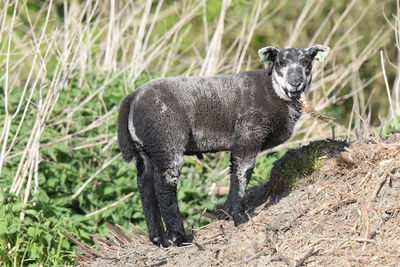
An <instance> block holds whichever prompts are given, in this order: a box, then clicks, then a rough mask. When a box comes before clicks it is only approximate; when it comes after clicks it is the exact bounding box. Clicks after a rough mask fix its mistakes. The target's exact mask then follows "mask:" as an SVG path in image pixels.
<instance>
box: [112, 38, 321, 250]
mask: <svg viewBox="0 0 400 267" xmlns="http://www.w3.org/2000/svg"><path fill="white" fill-rule="evenodd" d="M328 52H329V48H328V47H326V46H322V45H314V46H311V47H307V48H289V49H279V48H276V47H271V46H267V47H264V48H261V49H260V50H259V51H258V53H259V56H260V58H261V60H262V61H271V62H272V65H271V67H270V68H269V69H260V70H253V71H246V72H241V73H237V74H230V75H221V76H215V77H172V78H160V79H156V80H152V81H150V82H148V83H146V84H144V85H143V86H141V87H140V88H138V89H137V90H136V91H135V92H133V93H132V94H130V95H128V96H127V97H126V98H125V99H124V100H123V101H122V103H121V106H120V112H119V117H118V140H119V145H120V148H121V151H122V156H123V158H124V159H125V160H126V161H131V160H132V159H134V158H135V159H136V167H137V171H138V178H137V183H138V188H139V191H140V196H141V201H142V204H143V209H144V215H145V219H146V223H147V227H148V232H149V238H150V240H151V241H152V242H153V243H155V244H157V245H162V246H165V247H166V246H168V245H169V244H170V242H169V241H172V242H173V243H174V244H176V245H180V244H182V243H183V242H187V241H189V239H188V236H187V235H186V233H185V229H184V226H183V221H182V218H181V215H180V212H179V207H178V203H177V197H176V190H177V180H178V177H179V173H180V169H181V167H182V165H183V156H184V155H199V156H201V153H207V152H217V151H230V152H231V178H230V190H229V195H228V198H227V201H226V204H225V206H224V208H225V211H226V212H227V213H228V214H229V215H230V216H232V218H233V220H234V222H235V225H240V224H243V223H245V222H246V221H247V220H248V218H247V215H246V214H245V211H246V207H245V199H244V198H245V191H246V186H247V184H248V182H249V178H250V176H251V173H252V171H253V168H254V163H255V160H256V156H257V153H259V152H260V151H263V150H265V149H268V148H272V147H274V146H277V145H279V144H282V143H283V142H285V141H286V140H287V139H289V138H290V136H291V135H292V132H293V128H294V125H295V123H296V121H297V120H298V119H299V117H300V115H301V105H300V103H299V102H298V101H297V100H298V98H299V97H300V94H301V93H302V92H307V91H308V89H309V86H310V83H311V68H312V61H313V59H320V58H321V55H322V57H323V56H326V55H327V54H328ZM161 218H162V219H161ZM163 222H164V223H163ZM164 224H165V227H166V231H165V229H164Z"/></svg>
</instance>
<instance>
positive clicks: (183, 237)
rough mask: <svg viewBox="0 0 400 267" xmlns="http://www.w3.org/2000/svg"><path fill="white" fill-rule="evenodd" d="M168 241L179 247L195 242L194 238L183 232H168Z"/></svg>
mask: <svg viewBox="0 0 400 267" xmlns="http://www.w3.org/2000/svg"><path fill="white" fill-rule="evenodd" d="M167 236H168V239H169V240H171V242H172V243H173V244H174V245H175V246H178V247H181V246H185V245H186V244H185V243H190V242H192V241H193V236H192V235H188V234H186V233H181V232H168V233H167Z"/></svg>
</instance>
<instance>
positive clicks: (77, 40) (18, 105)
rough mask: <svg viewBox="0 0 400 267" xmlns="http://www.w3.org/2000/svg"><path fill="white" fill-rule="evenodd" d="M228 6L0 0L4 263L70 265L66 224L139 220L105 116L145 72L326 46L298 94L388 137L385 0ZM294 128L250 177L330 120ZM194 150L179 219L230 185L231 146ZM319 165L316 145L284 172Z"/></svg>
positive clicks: (185, 71) (91, 230)
mask: <svg viewBox="0 0 400 267" xmlns="http://www.w3.org/2000/svg"><path fill="white" fill-rule="evenodd" d="M229 2H230V1H226V0H224V1H196V0H193V1H153V2H152V1H111V0H110V1H79V0H74V1H58V0H54V1H39V0H33V1H18V2H16V3H14V2H13V1H3V2H2V3H0V7H1V9H0V12H1V15H0V16H1V19H0V24H1V27H0V29H1V31H0V95H1V96H0V98H1V99H0V100H1V101H0V136H1V138H0V140H1V142H0V205H1V206H0V265H1V266H3V265H4V266H40V265H42V266H48V265H62V264H67V263H72V262H73V260H72V259H71V258H70V257H68V255H69V254H71V253H75V251H74V249H73V247H72V245H71V244H70V242H69V241H68V240H66V239H65V237H63V235H62V232H64V231H65V232H68V233H70V234H72V235H73V236H75V237H76V238H77V239H79V240H82V241H85V242H91V241H90V238H89V234H97V233H105V232H106V229H105V227H104V223H105V222H106V221H107V222H110V223H112V224H116V223H117V224H120V225H122V226H124V227H128V228H129V227H130V226H129V223H134V224H136V225H138V226H140V227H142V228H145V225H144V220H143V214H142V208H141V204H140V200H139V195H138V193H137V186H136V179H135V177H136V170H135V168H134V167H133V164H132V163H130V164H128V163H125V162H124V161H123V160H122V158H121V157H120V155H119V148H118V145H117V140H116V118H117V110H118V105H119V103H120V101H121V100H122V99H123V98H124V96H125V95H127V94H128V93H130V92H132V91H133V90H135V88H137V87H139V86H140V85H141V84H143V83H145V82H146V81H148V80H151V79H154V78H158V77H163V76H176V75H215V74H222V73H232V72H236V71H244V70H248V69H255V68H260V67H263V66H262V65H261V64H260V63H259V59H258V56H257V50H258V48H260V47H262V46H265V45H275V46H279V47H283V46H307V45H308V44H309V43H310V42H312V43H325V44H328V45H329V46H330V47H331V48H332V53H331V55H330V56H329V57H328V58H327V63H326V64H322V63H315V66H316V71H315V75H314V81H315V83H314V89H313V92H311V94H310V96H309V97H308V103H309V104H310V105H313V106H315V107H316V108H317V109H324V110H325V111H326V112H325V113H327V114H328V115H333V116H335V117H337V124H336V135H337V136H341V137H346V136H347V135H349V136H350V137H354V136H355V132H357V133H360V132H361V133H366V131H364V130H365V128H366V127H365V126H366V124H367V127H370V126H380V118H381V117H382V118H386V120H387V121H389V124H388V126H386V127H385V128H384V131H385V132H384V133H385V134H387V133H389V132H390V130H391V129H393V128H397V129H399V120H398V118H399V117H395V115H396V114H397V115H399V114H398V112H399V110H400V103H399V102H400V101H399V95H400V92H397V93H396V88H397V87H395V86H394V85H393V86H392V84H395V81H397V79H396V77H398V73H399V72H398V67H397V66H399V62H391V61H389V59H393V58H397V53H398V47H394V46H393V44H394V43H395V37H396V36H399V31H398V28H396V27H397V26H393V25H400V24H399V23H398V24H395V22H398V20H399V18H398V16H399V14H398V13H392V12H393V10H396V4H395V3H391V2H387V3H384V4H382V3H381V2H379V1H373V0H363V1H351V2H350V3H349V2H348V1H315V0H302V1H296V2H294V1H283V2H282V1H277V0H276V1H275V0H274V1H271V2H268V1H231V3H230V5H229ZM224 10H226V13H225V12H224ZM385 16H386V17H387V20H386V19H385ZM391 25H392V26H393V27H392V26H391ZM379 50H382V51H383V54H382V58H381V57H380V55H379V53H378V51H379ZM381 60H382V61H383V63H384V66H385V67H386V72H385V74H386V77H387V79H388V87H386V84H385V82H384V79H383V75H382V67H381ZM386 88H387V89H386ZM387 90H388V91H387ZM397 90H398V89H397ZM389 98H391V99H392V101H391V102H390V103H391V104H389V101H388V99H389ZM390 110H393V111H394V112H390ZM396 112H397V113H396ZM387 114H390V115H387ZM396 118H397V119H396ZM298 126H299V127H298V128H297V131H296V133H295V135H294V136H293V138H292V139H291V140H290V142H287V143H285V144H284V145H283V146H282V147H280V148H276V149H274V151H271V153H269V154H263V155H261V156H260V157H259V158H258V160H257V163H256V167H255V170H254V173H253V179H252V181H251V185H256V184H257V183H259V182H261V181H265V180H266V179H268V177H269V172H270V170H271V167H272V163H273V162H274V161H275V160H276V159H277V158H280V157H281V156H282V155H283V153H284V150H285V149H286V148H287V147H291V146H294V145H297V144H301V143H305V142H307V141H309V140H313V139H322V138H326V137H330V136H331V130H330V127H329V126H328V125H321V124H320V123H319V122H316V121H313V120H309V119H308V117H307V116H303V118H302V120H301V121H300V123H299V125H298ZM204 156H205V157H204V160H202V161H200V160H199V159H197V158H196V157H186V158H185V166H184V167H183V168H182V179H181V180H180V181H179V193H178V198H179V202H180V207H181V211H182V215H183V216H184V217H185V222H186V223H187V224H188V226H189V228H191V227H199V226H202V225H204V224H205V223H208V222H209V220H208V219H207V218H205V217H204V216H201V213H202V212H203V210H204V209H205V208H207V209H209V210H212V209H214V208H215V207H216V206H217V205H218V204H221V203H223V202H224V198H223V197H222V198H221V197H215V196H210V195H209V187H210V186H211V185H212V184H213V183H217V184H220V185H228V184H229V170H228V167H229V155H228V154H227V153H224V152H222V153H216V154H210V155H204ZM318 162H319V157H318V153H317V152H316V153H315V157H313V158H312V159H311V164H310V162H309V161H304V162H296V163H294V164H293V165H291V167H290V168H289V169H288V173H290V174H291V175H292V174H296V175H297V173H298V171H299V169H301V172H303V171H304V170H307V169H308V168H315V167H316V166H317V165H318ZM132 192H133V193H132ZM118 201H120V202H118ZM110 205H111V206H110Z"/></svg>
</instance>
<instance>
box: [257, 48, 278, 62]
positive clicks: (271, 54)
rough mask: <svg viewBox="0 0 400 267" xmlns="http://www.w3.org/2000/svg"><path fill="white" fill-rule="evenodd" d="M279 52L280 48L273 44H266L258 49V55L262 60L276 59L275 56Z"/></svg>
mask: <svg viewBox="0 0 400 267" xmlns="http://www.w3.org/2000/svg"><path fill="white" fill-rule="evenodd" d="M278 52H279V49H278V48H276V47H273V46H266V47H263V48H260V49H259V50H258V55H259V56H260V61H261V62H266V61H275V57H276V55H277V54H278Z"/></svg>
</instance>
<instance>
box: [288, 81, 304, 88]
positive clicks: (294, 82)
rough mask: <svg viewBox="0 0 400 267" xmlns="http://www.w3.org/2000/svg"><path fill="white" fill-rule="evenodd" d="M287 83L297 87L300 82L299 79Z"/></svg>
mask: <svg viewBox="0 0 400 267" xmlns="http://www.w3.org/2000/svg"><path fill="white" fill-rule="evenodd" d="M289 84H290V85H291V86H293V87H294V88H298V87H299V86H300V84H301V82H299V81H293V82H289Z"/></svg>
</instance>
